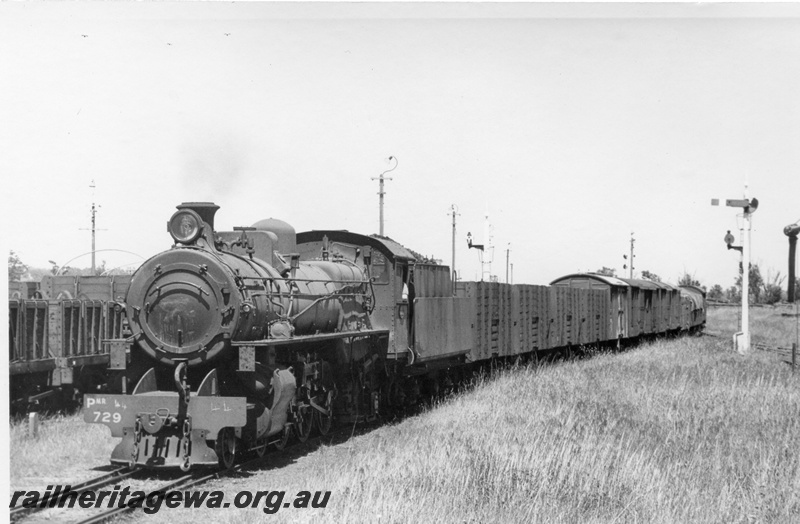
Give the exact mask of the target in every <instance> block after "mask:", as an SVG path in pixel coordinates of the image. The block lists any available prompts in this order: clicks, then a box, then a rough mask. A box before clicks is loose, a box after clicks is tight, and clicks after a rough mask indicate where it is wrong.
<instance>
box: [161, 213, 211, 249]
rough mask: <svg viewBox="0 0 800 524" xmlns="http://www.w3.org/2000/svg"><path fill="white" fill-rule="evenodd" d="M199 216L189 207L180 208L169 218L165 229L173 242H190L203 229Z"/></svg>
mask: <svg viewBox="0 0 800 524" xmlns="http://www.w3.org/2000/svg"><path fill="white" fill-rule="evenodd" d="M202 224H203V222H202V221H201V220H200V216H199V215H198V214H197V213H195V212H194V211H192V210H191V209H181V210H180V211H178V212H176V213H175V214H174V215H172V218H170V219H169V224H168V226H167V229H168V230H169V234H170V235H172V238H173V239H174V240H175V242H178V243H181V244H191V243H192V242H194V241H195V240H197V238H198V237H199V236H200V233H201V232H202V231H203V226H202Z"/></svg>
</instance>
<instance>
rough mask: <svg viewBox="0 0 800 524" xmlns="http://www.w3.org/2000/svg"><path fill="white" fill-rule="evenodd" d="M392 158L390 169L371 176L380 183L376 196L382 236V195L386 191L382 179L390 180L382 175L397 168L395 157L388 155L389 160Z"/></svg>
mask: <svg viewBox="0 0 800 524" xmlns="http://www.w3.org/2000/svg"><path fill="white" fill-rule="evenodd" d="M392 160H394V167H393V168H392V169H387V170H386V171H384V172H383V173H381V174H380V175H379V176H377V177H372V180H378V181H379V182H380V183H379V190H378V196H379V197H380V199H379V202H380V203H379V207H380V219H379V220H380V235H381V236H384V235H383V195H385V194H386V192H385V191H384V190H383V181H384V180H391V179H392V178H391V177H384V176H383V175H385V174H386V173H388V172H389V171H394V170H395V168H397V164H398V162H397V157H394V156H390V157H389V161H390V162H391V161H392Z"/></svg>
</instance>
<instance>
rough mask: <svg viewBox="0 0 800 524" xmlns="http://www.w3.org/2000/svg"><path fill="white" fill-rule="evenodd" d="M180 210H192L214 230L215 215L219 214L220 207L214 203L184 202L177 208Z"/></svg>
mask: <svg viewBox="0 0 800 524" xmlns="http://www.w3.org/2000/svg"><path fill="white" fill-rule="evenodd" d="M177 208H178V209H190V210H192V211H194V212H195V213H197V214H198V215H200V218H202V219H203V222H205V223H206V224H208V225H209V227H211V229H212V230H214V231H216V230H215V229H214V215H215V214H216V213H217V210H218V209H219V206H218V205H217V204H215V203H213V202H184V203H183V204H181V205H179V206H177Z"/></svg>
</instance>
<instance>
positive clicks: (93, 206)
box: [82, 180, 100, 275]
mask: <svg viewBox="0 0 800 524" xmlns="http://www.w3.org/2000/svg"><path fill="white" fill-rule="evenodd" d="M89 187H90V188H92V228H91V231H92V275H94V273H95V267H96V264H95V251H96V249H95V232H96V231H97V228H96V224H97V222H96V217H97V208H98V207H100V206H96V205H95V198H94V188H95V185H94V180H92V183H91V184H89ZM82 230H83V231H86V228H82Z"/></svg>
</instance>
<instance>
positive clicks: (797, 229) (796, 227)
mask: <svg viewBox="0 0 800 524" xmlns="http://www.w3.org/2000/svg"><path fill="white" fill-rule="evenodd" d="M783 232H784V234H785V235H786V236H787V237H789V288H788V291H787V295H788V296H787V299H788V301H789V302H794V292H795V289H794V285H795V276H794V267H795V254H796V251H797V234H798V233H800V224H789V225H788V226H786V227H785V228H783Z"/></svg>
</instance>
